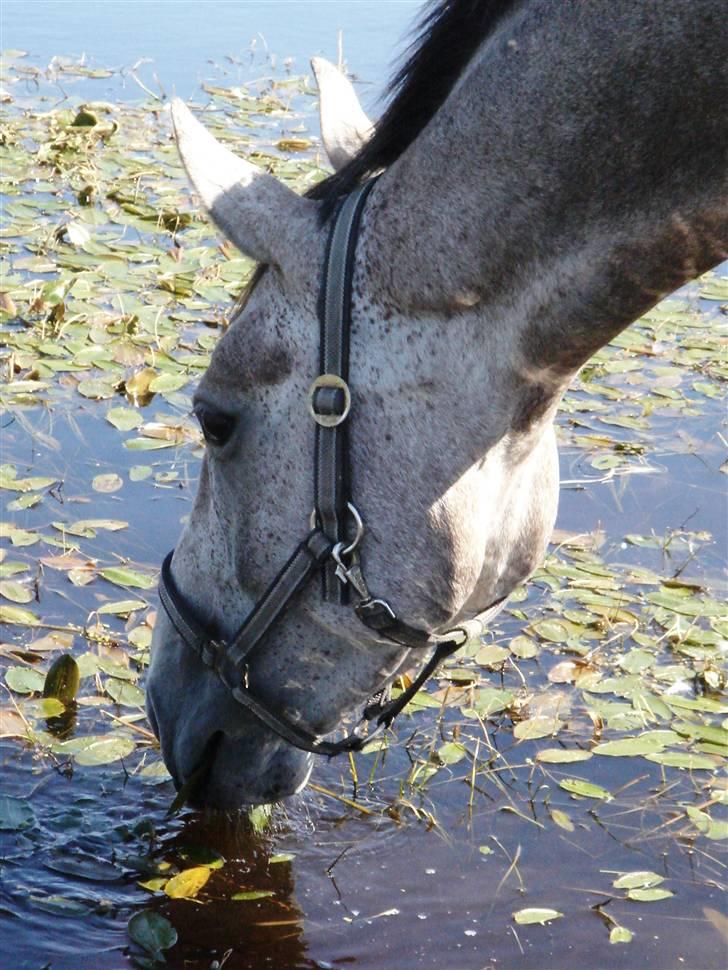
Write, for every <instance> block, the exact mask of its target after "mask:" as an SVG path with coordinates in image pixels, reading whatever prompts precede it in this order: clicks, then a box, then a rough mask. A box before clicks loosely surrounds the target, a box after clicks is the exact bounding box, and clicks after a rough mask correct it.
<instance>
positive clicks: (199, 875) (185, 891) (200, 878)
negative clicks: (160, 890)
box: [164, 866, 210, 899]
mask: <svg viewBox="0 0 728 970" xmlns="http://www.w3.org/2000/svg"><path fill="white" fill-rule="evenodd" d="M209 878H210V870H209V869H208V868H207V866H195V867H193V868H192V869H185V870H184V871H183V872H180V873H178V874H177V875H176V876H172V878H171V879H170V880H168V882H167V885H166V886H165V887H164V891H165V893H166V894H167V895H168V896H170V897H171V898H172V899H193V898H194V897H195V896H196V895H197V894H198V893H199V891H200V890H201V889H202V887H203V886H204V885H205V883H206V882H207V880H208V879H209Z"/></svg>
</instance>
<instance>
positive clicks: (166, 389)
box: [149, 374, 189, 394]
mask: <svg viewBox="0 0 728 970" xmlns="http://www.w3.org/2000/svg"><path fill="white" fill-rule="evenodd" d="M188 381H189V377H188V376H187V375H186V374H160V375H159V376H158V377H155V378H154V379H153V380H152V381H150V382H149V390H150V391H154V393H155V394H169V393H170V392H171V391H178V390H179V389H180V388H181V387H184V386H185V384H186V383H187V382H188Z"/></svg>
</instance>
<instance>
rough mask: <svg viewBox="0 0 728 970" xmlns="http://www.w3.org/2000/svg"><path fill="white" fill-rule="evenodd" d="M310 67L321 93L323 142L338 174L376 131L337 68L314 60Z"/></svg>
mask: <svg viewBox="0 0 728 970" xmlns="http://www.w3.org/2000/svg"><path fill="white" fill-rule="evenodd" d="M311 67H312V68H313V73H314V76H315V78H316V84H317V85H318V89H319V115H320V117H321V139H322V141H323V143H324V148H325V149H326V154H327V155H328V156H329V161H330V162H331V164H332V166H333V167H334V169H335V170H336V171H338V170H339V169H340V168H343V167H344V165H346V163H347V162H348V161H350V160H351V158H353V156H354V155H356V153H357V152H358V151H359V149H360V148H361V147H362V145H363V144H364V143H365V142H366V141H368V140H369V138H370V137H371V134H372V131H373V130H374V127H373V125H372V123H371V121H370V120H369V119H368V118H367V116H366V115H365V114H364V111H363V109H362V106H361V105H360V104H359V99H358V98H357V96H356V92H355V91H354V88H353V87H352V86H351V83H350V82H349V80H348V79H347V78H346V77H345V76H344V75H343V74H342V73H341V71H340V70H339V69H338V68H337V67H334V65H333V64H332V63H331V62H330V61H327V60H325V59H324V58H323V57H312V58H311Z"/></svg>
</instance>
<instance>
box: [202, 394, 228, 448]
mask: <svg viewBox="0 0 728 970" xmlns="http://www.w3.org/2000/svg"><path fill="white" fill-rule="evenodd" d="M193 413H194V415H195V417H196V418H197V420H198V421H199V422H200V427H201V428H202V434H203V435H204V436H205V441H206V442H207V443H208V444H210V445H216V446H217V447H218V448H220V447H222V445H224V444H225V442H226V441H228V439H229V438H230V435H231V434H232V433H233V429H234V427H235V418H234V417H233V416H232V415H230V414H225V412H224V411H217V410H216V409H215V408H212V407H210V406H209V404H198V405H196V407H195V408H194V409H193Z"/></svg>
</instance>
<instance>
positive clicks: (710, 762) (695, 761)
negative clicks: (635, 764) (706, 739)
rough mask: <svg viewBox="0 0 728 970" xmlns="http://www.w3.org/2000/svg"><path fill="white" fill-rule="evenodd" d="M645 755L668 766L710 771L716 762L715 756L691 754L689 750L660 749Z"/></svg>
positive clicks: (650, 759)
mask: <svg viewBox="0 0 728 970" xmlns="http://www.w3.org/2000/svg"><path fill="white" fill-rule="evenodd" d="M645 757H646V758H647V760H648V761H654V762H656V763H657V764H658V765H665V766H666V767H668V768H689V769H690V770H694V771H701V770H704V771H712V770H714V769H715V768H716V767H717V764H718V762H717V760H716V759H715V758H711V757H710V756H709V755H707V754H693V753H692V752H690V751H661V752H657V753H656V754H648V755H645Z"/></svg>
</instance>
